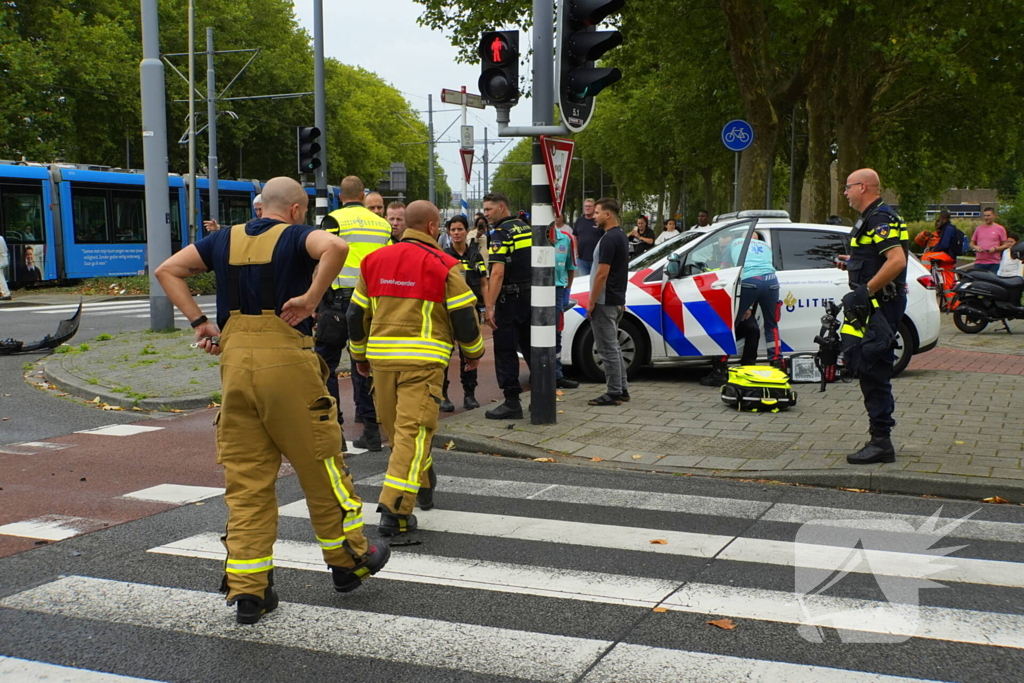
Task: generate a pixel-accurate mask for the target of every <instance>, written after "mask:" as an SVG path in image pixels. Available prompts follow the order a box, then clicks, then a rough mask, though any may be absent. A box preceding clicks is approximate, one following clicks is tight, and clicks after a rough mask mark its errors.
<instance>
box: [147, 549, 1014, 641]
mask: <svg viewBox="0 0 1024 683" xmlns="http://www.w3.org/2000/svg"><path fill="white" fill-rule="evenodd" d="M149 552H151V553H159V554H163V555H177V556H180V557H194V558H200V559H208V560H212V561H214V562H223V561H224V545H223V543H222V542H221V540H220V536H218V535H217V534H213V533H206V534H199V535H197V536H192V537H190V538H185V539H182V540H180V541H177V542H175V543H170V544H168V545H164V546H160V547H158V548H152V549H151V550H150V551H149ZM274 565H275V566H277V567H289V568H292V569H301V570H307V571H319V572H326V571H327V566H326V565H325V564H324V559H323V554H322V552H321V550H320V547H319V546H318V545H316V544H315V543H302V542H297V541H286V540H278V541H277V543H276V544H275V545H274ZM376 577H377V578H383V579H391V580H394V581H410V582H414V583H421V584H429V585H439V586H452V587H456V588H470V589H475V590H485V591H493V592H499V593H513V594H518V595H535V596H539V597H548V598H559V599H565V600H579V601H583V602H599V603H605V604H612V605H622V606H629V607H644V608H647V609H652V608H654V607H657V606H659V605H660V606H661V607H665V608H667V609H669V610H673V611H680V612H691V613H696V614H711V615H716V616H727V617H733V618H737V619H758V620H761V621H771V622H776V623H788V624H797V625H801V624H808V625H814V626H824V627H826V628H833V629H844V630H848V631H863V632H869V633H885V634H891V635H897V636H908V637H915V638H924V639H929V640H945V641H952V642H959V643H972V644H976V645H994V646H997V647H1009V648H1017V649H1021V648H1024V615H1019V614H1001V613H992V612H979V611H974V610H963V609H950V608H944V607H921V608H919V609H917V608H914V607H913V606H911V605H897V604H892V603H887V602H880V601H873V600H855V599H849V598H836V597H830V596H823V595H818V596H806V597H804V598H803V600H802V601H801V600H799V599H798V596H797V595H796V594H795V593H791V592H785V591H774V590H763V589H759V588H745V587H735V586H719V585H715V584H704V583H693V584H686V585H684V586H683V587H682V588H681V589H680V590H679V592H678V593H675V592H674V591H675V590H676V589H677V588H679V586H680V582H678V581H666V580H661V579H649V578H643V577H635V576H620V575H615V574H606V573H601V572H587V571H576V570H566V569H557V570H555V569H552V568H549V567H539V566H530V565H519V564H508V563H502V562H489V561H483V560H475V559H463V558H453V557H441V556H432V555H423V554H419V553H416V554H410V553H402V554H398V553H395V554H393V555H392V556H391V560H390V561H389V562H388V564H387V566H386V567H385V568H384V569H382V570H381V571H380V573H378V574H377V575H376Z"/></svg>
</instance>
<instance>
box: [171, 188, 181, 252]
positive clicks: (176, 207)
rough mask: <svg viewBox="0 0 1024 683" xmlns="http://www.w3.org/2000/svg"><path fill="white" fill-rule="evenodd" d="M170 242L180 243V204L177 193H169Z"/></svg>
mask: <svg viewBox="0 0 1024 683" xmlns="http://www.w3.org/2000/svg"><path fill="white" fill-rule="evenodd" d="M170 200H171V203H170V206H171V241H172V242H173V241H175V240H176V241H178V242H180V241H181V202H180V201H179V200H178V193H177V192H171V197H170Z"/></svg>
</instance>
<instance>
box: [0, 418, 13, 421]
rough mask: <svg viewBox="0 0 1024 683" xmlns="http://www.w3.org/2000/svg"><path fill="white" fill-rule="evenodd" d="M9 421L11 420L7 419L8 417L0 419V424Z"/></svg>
mask: <svg viewBox="0 0 1024 683" xmlns="http://www.w3.org/2000/svg"><path fill="white" fill-rule="evenodd" d="M10 419H11V418H9V417H0V422H7V421H8V420H10Z"/></svg>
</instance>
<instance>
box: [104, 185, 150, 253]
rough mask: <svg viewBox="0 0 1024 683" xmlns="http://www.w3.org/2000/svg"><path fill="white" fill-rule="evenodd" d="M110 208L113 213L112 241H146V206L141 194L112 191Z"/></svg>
mask: <svg viewBox="0 0 1024 683" xmlns="http://www.w3.org/2000/svg"><path fill="white" fill-rule="evenodd" d="M110 206H111V209H112V211H113V214H114V220H113V221H112V224H113V225H112V227H113V229H114V234H113V235H112V239H111V241H112V242H145V241H146V206H145V203H144V202H143V198H142V194H141V193H136V192H112V193H111V204H110Z"/></svg>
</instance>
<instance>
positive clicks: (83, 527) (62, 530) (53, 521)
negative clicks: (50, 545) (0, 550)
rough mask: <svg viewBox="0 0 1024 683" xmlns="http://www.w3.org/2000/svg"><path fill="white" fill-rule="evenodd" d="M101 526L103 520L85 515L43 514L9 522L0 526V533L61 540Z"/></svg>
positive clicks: (45, 539) (46, 539)
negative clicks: (33, 517)
mask: <svg viewBox="0 0 1024 683" xmlns="http://www.w3.org/2000/svg"><path fill="white" fill-rule="evenodd" d="M102 526H103V522H100V521H97V520H95V519H86V518H85V517H69V516H67V515H44V516H42V517H36V518H35V519H27V520H25V521H22V522H11V523H10V524H4V525H3V526H0V534H3V535H4V536H19V537H21V538H39V539H42V540H44V541H63V540H64V539H66V538H71V537H73V536H77V535H79V534H81V533H84V532H86V531H93V530H95V529H98V528H100V527H102Z"/></svg>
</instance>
